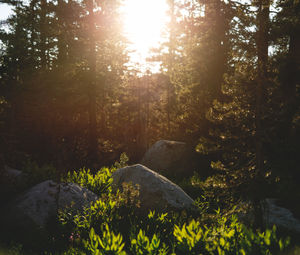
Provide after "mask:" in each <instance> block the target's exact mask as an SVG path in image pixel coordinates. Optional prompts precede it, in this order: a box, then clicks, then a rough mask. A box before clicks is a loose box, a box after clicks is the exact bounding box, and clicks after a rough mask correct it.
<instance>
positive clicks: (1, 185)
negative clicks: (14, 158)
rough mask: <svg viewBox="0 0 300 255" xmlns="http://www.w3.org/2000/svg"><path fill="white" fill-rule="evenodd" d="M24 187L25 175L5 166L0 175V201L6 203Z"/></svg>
mask: <svg viewBox="0 0 300 255" xmlns="http://www.w3.org/2000/svg"><path fill="white" fill-rule="evenodd" d="M25 187H26V175H25V174H24V173H23V172H22V171H20V170H17V169H14V168H11V167H9V166H7V165H5V166H4V167H3V169H2V171H1V173H0V201H1V203H2V204H3V203H6V202H8V201H9V200H11V199H12V198H13V197H14V196H16V194H18V193H20V192H21V191H23V190H24V189H25Z"/></svg>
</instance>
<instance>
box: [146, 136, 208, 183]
mask: <svg viewBox="0 0 300 255" xmlns="http://www.w3.org/2000/svg"><path fill="white" fill-rule="evenodd" d="M199 159H200V158H199V155H198V154H197V153H196V152H195V150H193V148H191V147H189V146H188V145H187V144H186V143H184V142H177V141H168V140H160V141H157V142H156V143H154V144H153V145H152V146H151V147H150V148H149V149H148V150H147V152H146V153H145V155H144V157H143V158H142V160H141V164H142V165H144V166H146V167H149V168H150V169H153V170H155V171H157V172H158V173H160V174H162V175H165V176H167V177H168V178H176V177H177V178H182V177H187V176H191V175H192V174H193V173H194V171H198V167H199V166H200V165H201V164H202V165H203V162H199ZM202 161H203V160H202ZM205 168H206V167H205ZM201 170H202V172H204V170H205V171H207V169H201Z"/></svg>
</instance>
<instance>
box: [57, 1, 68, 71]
mask: <svg viewBox="0 0 300 255" xmlns="http://www.w3.org/2000/svg"><path fill="white" fill-rule="evenodd" d="M64 10H65V3H64V1H63V0H58V1H57V18H58V27H59V32H58V33H59V34H58V36H57V39H58V42H57V46H58V56H57V63H58V65H57V66H58V68H63V67H64V64H65V62H66V58H67V41H66V35H65V33H66V31H65V29H66V23H65V18H64Z"/></svg>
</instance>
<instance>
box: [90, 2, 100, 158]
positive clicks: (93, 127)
mask: <svg viewBox="0 0 300 255" xmlns="http://www.w3.org/2000/svg"><path fill="white" fill-rule="evenodd" d="M87 9H88V12H89V56H88V63H89V73H90V74H89V75H90V77H89V84H88V100H89V102H88V114H89V137H88V139H89V140H88V146H89V148H88V153H89V155H88V158H89V161H90V162H91V163H95V162H96V161H97V157H98V135H97V116H96V42H95V32H96V31H95V30H96V28H95V17H94V0H89V1H88V2H87Z"/></svg>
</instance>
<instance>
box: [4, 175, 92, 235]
mask: <svg viewBox="0 0 300 255" xmlns="http://www.w3.org/2000/svg"><path fill="white" fill-rule="evenodd" d="M95 200H97V196H96V195H95V194H94V193H93V192H91V191H89V190H87V189H85V188H82V187H80V186H79V185H77V184H74V183H62V184H57V183H55V182H53V181H51V180H48V181H44V182H42V183H40V184H38V185H36V186H34V187H32V188H30V189H29V190H28V191H26V192H25V193H23V194H22V195H19V196H18V197H17V198H16V199H15V200H13V201H12V202H11V203H10V204H9V206H8V207H7V210H6V217H5V221H6V222H5V223H6V224H7V227H8V228H9V229H10V230H12V231H13V232H15V233H20V235H24V233H26V236H28V237H29V236H31V238H30V240H31V241H32V240H34V238H42V239H43V240H46V239H47V238H48V236H49V233H50V231H49V229H51V228H53V227H54V224H53V223H54V222H55V219H56V216H57V213H58V210H64V209H65V208H67V207H73V208H74V209H78V210H81V209H82V208H83V207H84V206H86V205H88V204H89V203H90V202H92V201H95ZM23 237H24V236H23Z"/></svg>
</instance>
